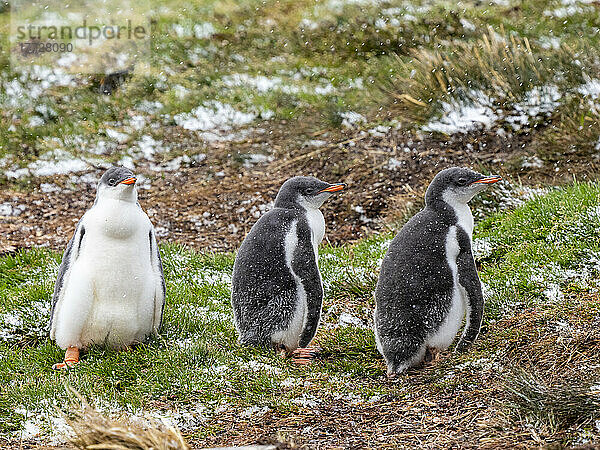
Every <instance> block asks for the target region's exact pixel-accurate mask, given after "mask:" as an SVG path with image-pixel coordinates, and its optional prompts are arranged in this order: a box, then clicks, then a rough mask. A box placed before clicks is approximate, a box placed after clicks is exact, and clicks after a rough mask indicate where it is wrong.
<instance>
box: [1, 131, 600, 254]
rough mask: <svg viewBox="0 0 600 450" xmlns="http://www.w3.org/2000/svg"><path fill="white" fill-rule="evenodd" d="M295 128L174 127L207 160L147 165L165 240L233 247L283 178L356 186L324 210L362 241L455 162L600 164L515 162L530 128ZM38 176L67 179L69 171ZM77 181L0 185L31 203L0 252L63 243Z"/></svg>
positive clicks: (9, 199) (332, 237) (514, 170)
mask: <svg viewBox="0 0 600 450" xmlns="http://www.w3.org/2000/svg"><path fill="white" fill-rule="evenodd" d="M290 128H291V125H290V124H287V123H285V122H283V123H279V124H275V125H274V126H273V127H272V128H271V129H270V130H268V131H267V132H263V133H261V134H259V135H255V136H253V137H251V138H249V139H247V140H246V141H244V142H238V143H214V144H213V145H211V146H210V148H209V149H208V150H207V149H206V148H202V149H200V148H199V147H198V143H197V142H196V140H195V139H194V136H193V135H191V134H187V135H186V134H185V133H179V132H180V131H181V129H179V128H178V127H173V130H172V132H173V137H172V139H173V140H177V142H179V144H180V145H181V146H183V147H184V148H186V149H187V151H188V152H190V154H194V152H195V153H197V152H199V151H200V150H202V151H203V152H206V153H207V157H206V159H205V160H203V161H201V162H199V163H197V164H196V165H195V166H192V167H185V168H181V169H180V170H178V171H176V172H163V173H162V174H160V175H157V174H156V172H150V171H149V170H145V169H144V168H140V170H138V172H141V173H146V174H148V175H150V174H152V175H150V176H152V183H151V187H150V188H149V189H143V190H141V192H140V203H141V204H142V206H143V207H144V209H145V210H146V211H147V212H148V215H149V216H150V218H151V220H152V221H153V223H154V224H155V226H156V227H157V232H158V235H159V238H160V239H161V241H163V242H165V241H169V242H180V243H184V244H187V245H190V246H192V247H195V248H201V249H205V250H213V251H223V250H234V249H235V248H236V247H237V246H238V245H239V243H240V242H241V240H242V239H243V237H244V236H245V234H246V233H247V232H248V231H249V229H250V227H251V226H252V225H253V223H254V222H255V221H256V219H257V218H258V217H259V216H260V214H262V212H264V211H265V210H268V209H269V208H270V207H271V206H272V203H271V202H272V201H273V199H274V197H275V195H276V193H277V190H278V188H279V186H280V185H281V183H282V182H283V181H284V180H285V179H287V178H288V177H290V176H294V175H314V176H317V177H319V178H321V179H323V180H326V181H329V182H338V181H343V182H345V183H347V184H348V189H347V191H345V192H343V193H342V194H341V195H339V196H336V197H335V198H333V199H331V200H330V201H329V202H328V203H327V204H326V206H325V207H324V209H323V212H324V215H325V220H326V223H327V235H326V238H327V239H329V241H330V242H335V243H341V242H348V241H353V240H357V239H360V238H361V237H364V236H365V235H368V234H369V233H372V232H373V231H376V230H381V229H382V228H383V227H385V225H386V224H388V223H391V222H393V221H394V220H397V219H398V218H401V217H402V216H403V214H404V213H405V211H406V207H407V206H410V205H413V204H416V205H418V204H419V203H420V202H421V201H422V200H421V199H422V194H423V191H424V188H425V187H426V185H427V183H428V181H429V180H430V179H431V177H432V176H433V174H435V173H436V172H437V171H438V170H441V169H443V168H445V167H449V166H452V165H467V166H471V167H474V168H479V169H481V170H485V169H488V170H492V171H494V172H500V173H502V174H503V175H506V174H507V173H508V174H510V175H512V176H518V177H519V179H520V180H521V181H522V182H523V183H525V184H527V183H528V182H546V183H560V182H561V181H572V175H571V174H570V173H569V172H573V173H598V170H599V167H596V166H597V165H598V164H596V165H594V164H595V163H580V164H579V165H572V166H569V167H565V168H563V169H562V170H559V171H555V170H553V168H552V167H549V168H548V167H546V168H543V169H530V170H529V171H524V170H523V169H522V168H520V167H515V166H514V165H513V164H511V163H510V161H514V160H516V158H518V157H519V156H520V155H523V154H525V150H524V149H526V148H527V146H528V145H529V143H530V142H531V140H532V137H531V135H530V134H521V135H512V136H510V137H506V136H505V137H500V136H498V135H497V134H496V133H495V132H494V131H489V132H479V133H471V134H469V135H464V134H457V135H454V136H452V137H449V138H448V139H447V140H445V141H441V140H439V139H434V138H431V137H425V138H423V139H415V138H414V137H412V136H407V135H405V134H402V133H401V132H398V131H394V130H391V131H390V132H389V133H386V134H384V135H380V136H378V135H373V134H371V133H368V132H365V131H339V130H336V131H324V132H317V133H309V132H304V131H302V130H300V131H297V132H295V133H293V134H290ZM375 134H376V133H375ZM311 140H312V141H318V142H319V146H316V147H315V146H311V147H307V146H304V147H303V145H302V142H307V141H308V142H310V141H311ZM266 148H268V149H269V151H270V154H271V156H272V160H271V161H270V162H268V163H264V164H255V165H249V164H244V163H243V159H241V158H240V155H244V154H248V153H251V152H252V153H256V152H257V149H259V151H260V149H266ZM98 173H101V170H98ZM39 181H40V182H51V183H55V184H58V185H61V183H62V184H63V185H65V184H66V181H67V177H54V178H52V179H40V180H39ZM77 187H78V188H80V189H78V190H75V189H65V190H61V191H58V192H46V193H44V192H41V191H40V190H39V189H34V190H33V191H32V192H17V191H14V190H9V189H6V188H5V189H3V190H0V204H1V203H5V202H6V203H10V204H12V205H13V206H17V205H24V208H22V209H23V211H22V212H21V213H20V214H19V215H13V216H0V229H1V231H2V233H1V235H0V252H9V251H14V250H15V249H18V248H29V247H34V246H49V247H51V248H54V249H62V248H64V246H65V244H66V243H67V241H68V240H69V239H70V237H71V234H72V232H73V230H74V228H75V224H76V222H77V220H78V219H79V218H80V217H81V215H82V214H83V212H84V211H85V210H86V209H87V208H88V207H89V206H90V205H91V204H92V202H93V199H94V195H95V192H94V188H93V186H91V185H86V184H82V185H80V186H77Z"/></svg>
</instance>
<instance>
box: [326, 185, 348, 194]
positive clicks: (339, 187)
mask: <svg viewBox="0 0 600 450" xmlns="http://www.w3.org/2000/svg"><path fill="white" fill-rule="evenodd" d="M345 187H346V183H336V184H332V185H331V186H329V187H326V188H325V189H321V190H320V191H319V194H320V193H321V192H337V191H341V190H342V189H344V188H345Z"/></svg>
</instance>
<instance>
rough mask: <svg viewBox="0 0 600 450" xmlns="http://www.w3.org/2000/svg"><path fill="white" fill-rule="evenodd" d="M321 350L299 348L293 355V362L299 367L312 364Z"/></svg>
mask: <svg viewBox="0 0 600 450" xmlns="http://www.w3.org/2000/svg"><path fill="white" fill-rule="evenodd" d="M319 350H320V349H317V348H312V347H307V348H298V349H296V350H294V352H293V353H292V362H293V363H294V364H297V365H299V366H305V365H307V364H310V363H311V362H312V360H313V359H314V358H315V356H316V355H317V353H318V352H319Z"/></svg>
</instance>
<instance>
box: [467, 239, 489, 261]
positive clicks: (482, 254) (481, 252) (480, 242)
mask: <svg viewBox="0 0 600 450" xmlns="http://www.w3.org/2000/svg"><path fill="white" fill-rule="evenodd" d="M471 250H472V252H473V256H474V257H475V259H476V260H481V259H484V258H487V257H488V256H490V255H491V254H492V251H493V250H494V246H493V244H492V241H491V240H490V238H475V239H473V246H472V248H471Z"/></svg>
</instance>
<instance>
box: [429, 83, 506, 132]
mask: <svg viewBox="0 0 600 450" xmlns="http://www.w3.org/2000/svg"><path fill="white" fill-rule="evenodd" d="M471 98H477V99H478V101H477V103H476V104H472V105H468V104H466V103H465V102H462V101H457V100H456V101H451V102H444V103H442V105H441V107H442V110H443V113H442V116H441V117H440V118H439V119H435V120H432V121H430V122H429V123H428V124H426V125H425V126H423V127H422V130H423V131H433V132H438V133H444V134H448V135H450V134H454V133H466V132H468V131H471V130H473V129H476V128H481V127H483V128H489V127H490V126H491V125H492V124H493V123H494V122H495V121H496V120H497V119H498V116H497V115H496V113H495V112H494V111H493V110H492V108H491V107H490V105H491V104H492V100H491V99H490V98H489V97H488V96H487V95H486V94H485V93H483V92H474V93H472V95H471Z"/></svg>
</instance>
